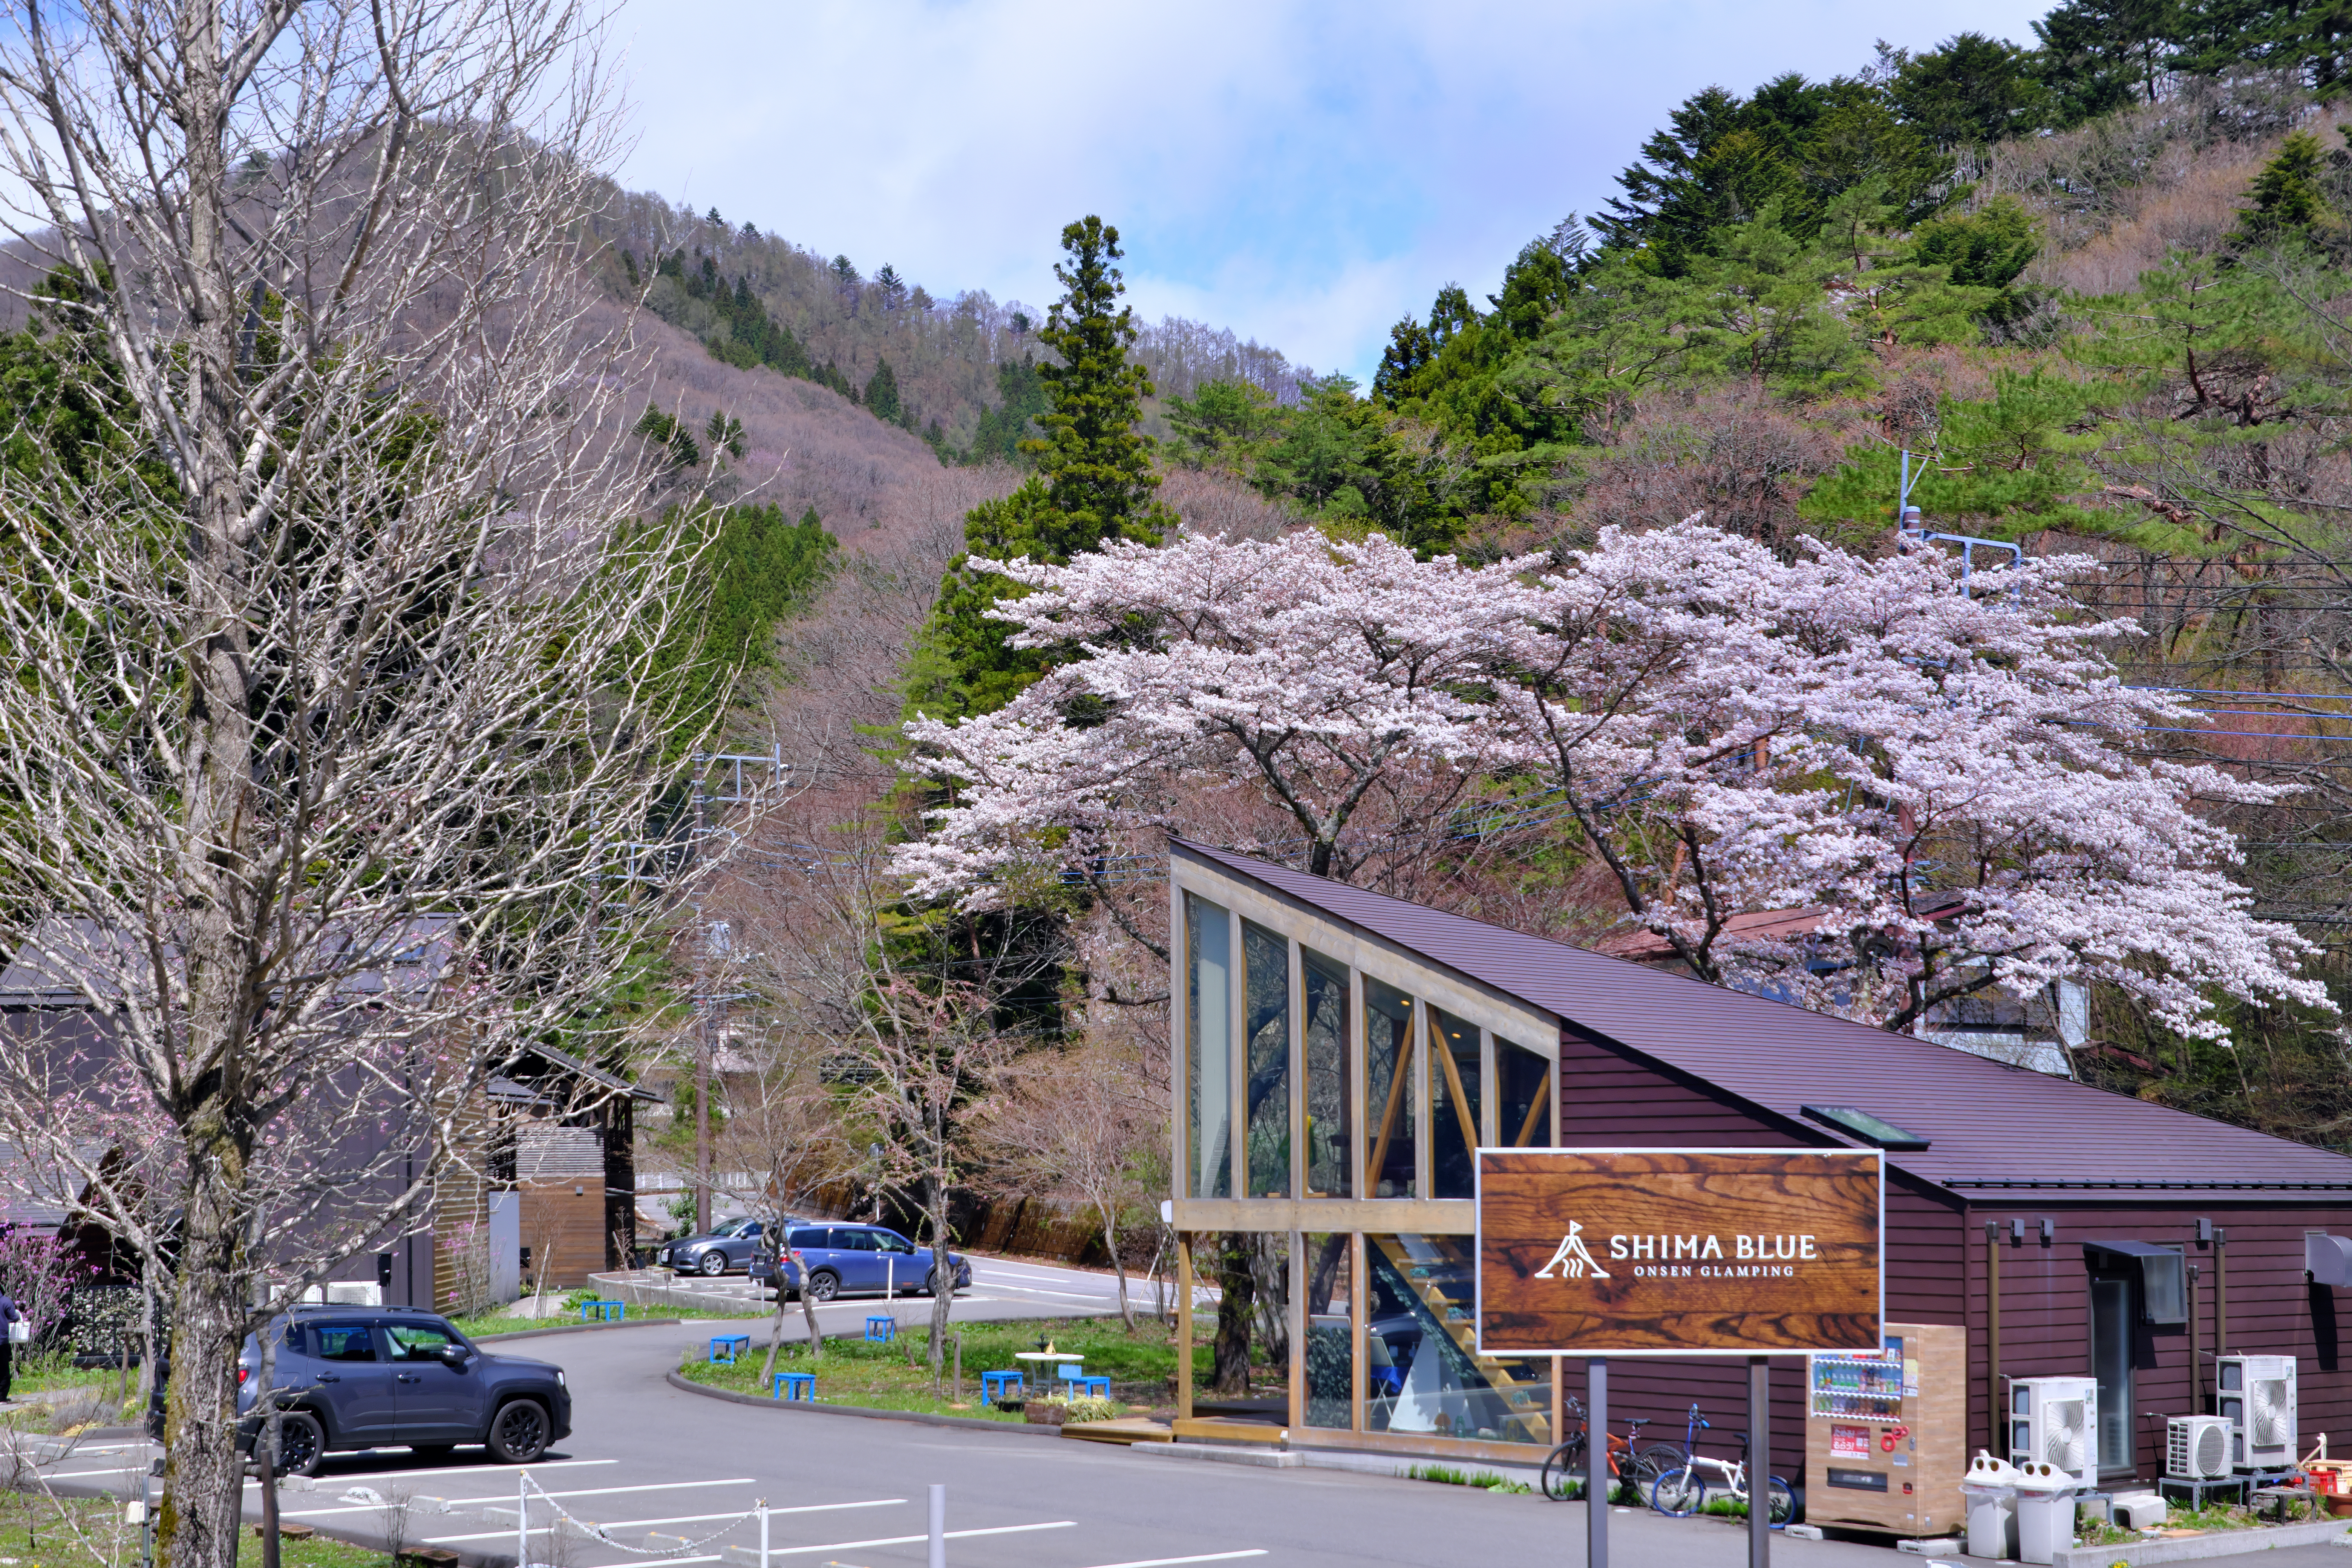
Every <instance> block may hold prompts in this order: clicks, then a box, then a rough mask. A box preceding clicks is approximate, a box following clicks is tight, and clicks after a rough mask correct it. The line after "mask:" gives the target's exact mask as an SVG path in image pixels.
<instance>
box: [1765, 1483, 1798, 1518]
mask: <svg viewBox="0 0 2352 1568" xmlns="http://www.w3.org/2000/svg"><path fill="white" fill-rule="evenodd" d="M1764 1485H1765V1495H1766V1496H1768V1497H1769V1498H1770V1499H1771V1502H1770V1503H1769V1504H1768V1505H1766V1506H1767V1507H1768V1508H1769V1510H1770V1511H1769V1512H1768V1513H1766V1514H1765V1516H1764V1522H1765V1525H1766V1526H1767V1527H1768V1528H1769V1529H1772V1530H1786V1529H1787V1528H1788V1527H1789V1524H1790V1521H1792V1520H1794V1519H1795V1518H1796V1517H1797V1494H1796V1493H1794V1492H1792V1491H1790V1489H1789V1483H1788V1482H1786V1481H1784V1480H1782V1479H1780V1477H1778V1476H1769V1477H1767V1478H1765V1482H1764Z"/></svg>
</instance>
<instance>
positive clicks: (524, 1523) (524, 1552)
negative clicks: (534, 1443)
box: [515, 1470, 530, 1568]
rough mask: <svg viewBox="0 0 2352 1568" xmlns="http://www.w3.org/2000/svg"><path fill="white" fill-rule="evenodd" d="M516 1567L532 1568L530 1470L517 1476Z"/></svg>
mask: <svg viewBox="0 0 2352 1568" xmlns="http://www.w3.org/2000/svg"><path fill="white" fill-rule="evenodd" d="M515 1568H530V1471H529V1470H523V1471H520V1472H519V1473H518V1474H517V1475H516V1476H515Z"/></svg>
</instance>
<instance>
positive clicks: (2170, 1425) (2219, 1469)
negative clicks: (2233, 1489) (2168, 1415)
mask: <svg viewBox="0 0 2352 1568" xmlns="http://www.w3.org/2000/svg"><path fill="white" fill-rule="evenodd" d="M2236 1464H2237V1442H2236V1428H2234V1427H2232V1426H2231V1425H2230V1418H2229V1417H2228V1416H2226V1415H2176V1416H2174V1417H2172V1419H2170V1420H2169V1421H2167V1422H2166V1423H2165V1424H2164V1473H2165V1474H2166V1475H2168V1476H2169V1477H2171V1478H2172V1479H2175V1480H2183V1481H2212V1480H2220V1479H2221V1478H2222V1477H2224V1476H2227V1475H2228V1474H2229V1473H2230V1472H2231V1470H2232V1469H2233V1468H2236Z"/></svg>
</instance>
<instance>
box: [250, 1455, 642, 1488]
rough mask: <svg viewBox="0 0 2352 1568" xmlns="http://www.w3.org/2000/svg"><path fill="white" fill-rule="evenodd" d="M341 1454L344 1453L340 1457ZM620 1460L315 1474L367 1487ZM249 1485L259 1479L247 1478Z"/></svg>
mask: <svg viewBox="0 0 2352 1568" xmlns="http://www.w3.org/2000/svg"><path fill="white" fill-rule="evenodd" d="M337 1457H340V1456H337ZM620 1462H621V1461H620V1460H618V1459H542V1460H541V1461H540V1462H538V1463H537V1464H532V1465H428V1466H426V1467H425V1468H423V1469H421V1470H339V1471H334V1472H331V1473H330V1474H327V1475H323V1476H313V1477H311V1478H310V1479H312V1480H315V1481H346V1482H349V1483H350V1484H351V1485H352V1486H364V1485H366V1484H367V1483H368V1482H369V1481H380V1480H390V1479H393V1478H394V1477H395V1476H436V1477H440V1476H446V1477H450V1478H452V1479H458V1480H466V1479H471V1478H473V1477H475V1476H494V1475H496V1474H498V1473H499V1471H500V1470H506V1471H509V1472H512V1471H515V1470H525V1469H529V1470H560V1469H563V1468H568V1467H572V1466H576V1465H617V1464H619V1463H620ZM245 1484H246V1485H247V1486H249V1487H257V1486H259V1485H260V1484H261V1483H260V1481H258V1480H255V1479H247V1482H246V1483H245Z"/></svg>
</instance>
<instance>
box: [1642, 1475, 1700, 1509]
mask: <svg viewBox="0 0 2352 1568" xmlns="http://www.w3.org/2000/svg"><path fill="white" fill-rule="evenodd" d="M1650 1506H1651V1507H1652V1508H1654V1509H1656V1510H1658V1511H1659V1512H1660V1513H1663V1514H1664V1515H1666V1516H1667V1517H1668V1518H1669V1519H1688V1518H1689V1517H1690V1516H1691V1515H1692V1514H1695V1513H1696V1512H1697V1511H1698V1510H1700V1509H1702V1508H1705V1507H1706V1481H1704V1480H1703V1479H1700V1477H1699V1473H1698V1472H1697V1471H1696V1470H1694V1469H1692V1468H1690V1467H1689V1466H1688V1465H1684V1466H1682V1467H1681V1468H1677V1469H1672V1470H1668V1471H1667V1472H1666V1473H1665V1474H1664V1475H1663V1476H1660V1477H1659V1478H1658V1479H1657V1484H1656V1485H1654V1486H1653V1487H1652V1488H1651V1489H1650Z"/></svg>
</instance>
